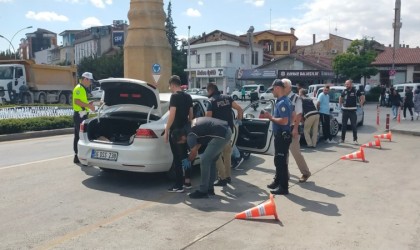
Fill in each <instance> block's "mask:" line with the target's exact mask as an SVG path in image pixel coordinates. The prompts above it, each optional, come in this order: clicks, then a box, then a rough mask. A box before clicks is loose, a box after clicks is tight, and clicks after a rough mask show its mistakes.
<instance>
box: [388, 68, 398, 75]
mask: <svg viewBox="0 0 420 250" xmlns="http://www.w3.org/2000/svg"><path fill="white" fill-rule="evenodd" d="M396 73H397V71H395V69H390V70H389V75H390V76H395V74H396Z"/></svg>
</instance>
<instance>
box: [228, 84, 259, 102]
mask: <svg viewBox="0 0 420 250" xmlns="http://www.w3.org/2000/svg"><path fill="white" fill-rule="evenodd" d="M243 88H245V98H246V99H250V93H251V92H252V91H255V92H257V93H258V98H259V97H260V94H262V93H264V92H265V87H264V85H262V84H250V85H244V86H243ZM231 96H232V99H233V100H235V101H236V100H239V99H241V98H242V93H241V90H235V91H233V92H232V95H231Z"/></svg>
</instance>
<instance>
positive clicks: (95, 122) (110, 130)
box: [85, 112, 159, 145]
mask: <svg viewBox="0 0 420 250" xmlns="http://www.w3.org/2000/svg"><path fill="white" fill-rule="evenodd" d="M158 119H159V117H156V116H153V115H151V116H150V120H151V121H154V120H158ZM146 122H147V114H144V113H136V112H122V113H118V114H115V113H113V114H112V115H111V116H104V117H101V118H99V119H98V118H93V119H91V120H87V121H86V122H85V124H86V126H87V135H88V138H89V141H95V142H101V143H111V144H118V145H130V144H131V143H132V142H133V140H134V137H135V135H136V130H137V129H138V128H139V127H140V125H142V124H144V123H146Z"/></svg>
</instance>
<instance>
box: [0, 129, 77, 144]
mask: <svg viewBox="0 0 420 250" xmlns="http://www.w3.org/2000/svg"><path fill="white" fill-rule="evenodd" d="M73 132H74V128H62V129H53V130H42V131H31V132H24V133H16V134H7V135H0V142H4V141H14V140H24V139H32V138H39V137H46V136H54V135H67V134H73Z"/></svg>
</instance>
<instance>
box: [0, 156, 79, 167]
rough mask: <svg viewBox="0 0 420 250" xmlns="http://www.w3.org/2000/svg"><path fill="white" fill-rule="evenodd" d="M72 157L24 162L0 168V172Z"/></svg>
mask: <svg viewBox="0 0 420 250" xmlns="http://www.w3.org/2000/svg"><path fill="white" fill-rule="evenodd" d="M72 156H73V155H66V156H60V157H56V158H51V159H46V160H40V161H32V162H26V163H22V164H16V165H12V166H7V167H1V166H0V171H1V170H5V169H9V168H17V167H23V166H27V165H31V164H36V163H42V162H47V161H55V160H59V159H64V158H67V157H72Z"/></svg>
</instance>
